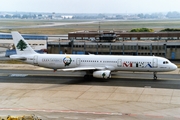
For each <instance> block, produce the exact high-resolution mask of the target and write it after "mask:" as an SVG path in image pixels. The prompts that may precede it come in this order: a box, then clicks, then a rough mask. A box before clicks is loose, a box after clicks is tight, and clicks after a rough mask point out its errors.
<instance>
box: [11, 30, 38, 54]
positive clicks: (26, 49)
mask: <svg viewBox="0 0 180 120" xmlns="http://www.w3.org/2000/svg"><path fill="white" fill-rule="evenodd" d="M11 34H12V37H13V41H14V45H15V48H16V52H17V54H18V55H28V54H37V53H36V52H35V51H34V50H33V49H32V48H31V46H30V45H29V44H28V43H27V42H26V41H25V40H24V38H23V37H22V36H21V34H19V32H17V31H12V32H11Z"/></svg>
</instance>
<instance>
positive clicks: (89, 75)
mask: <svg viewBox="0 0 180 120" xmlns="http://www.w3.org/2000/svg"><path fill="white" fill-rule="evenodd" d="M92 73H93V71H86V74H85V75H84V80H91V79H92V78H93V76H92Z"/></svg>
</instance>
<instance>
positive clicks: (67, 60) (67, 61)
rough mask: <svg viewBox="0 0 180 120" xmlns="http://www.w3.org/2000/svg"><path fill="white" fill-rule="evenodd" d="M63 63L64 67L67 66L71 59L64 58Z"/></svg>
mask: <svg viewBox="0 0 180 120" xmlns="http://www.w3.org/2000/svg"><path fill="white" fill-rule="evenodd" d="M63 62H64V65H65V66H69V65H70V64H71V62H72V59H71V58H70V57H69V56H66V57H65V58H64V59H63Z"/></svg>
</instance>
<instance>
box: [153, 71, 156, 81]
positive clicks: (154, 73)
mask: <svg viewBox="0 0 180 120" xmlns="http://www.w3.org/2000/svg"><path fill="white" fill-rule="evenodd" d="M153 75H154V80H157V72H153Z"/></svg>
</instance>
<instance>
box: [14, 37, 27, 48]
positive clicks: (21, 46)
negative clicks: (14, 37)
mask: <svg viewBox="0 0 180 120" xmlns="http://www.w3.org/2000/svg"><path fill="white" fill-rule="evenodd" d="M16 48H17V49H19V50H20V51H24V49H26V48H27V44H26V43H25V42H24V41H23V40H19V42H18V44H17V45H16Z"/></svg>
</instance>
